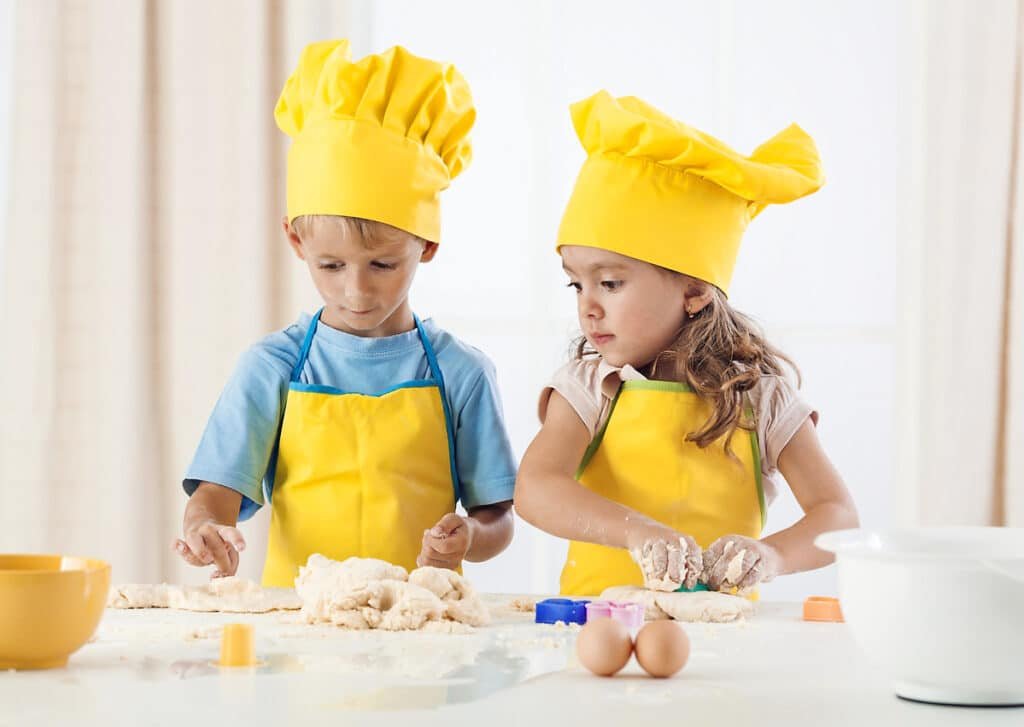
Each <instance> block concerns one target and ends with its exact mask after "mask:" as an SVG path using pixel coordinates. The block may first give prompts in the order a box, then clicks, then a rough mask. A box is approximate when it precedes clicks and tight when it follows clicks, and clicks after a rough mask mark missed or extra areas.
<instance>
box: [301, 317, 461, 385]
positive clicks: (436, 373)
mask: <svg viewBox="0 0 1024 727" xmlns="http://www.w3.org/2000/svg"><path fill="white" fill-rule="evenodd" d="M323 312H324V309H323V308H321V309H320V310H318V311H317V312H316V314H315V315H314V316H313V319H312V320H311V321H310V322H309V329H308V330H307V331H306V337H305V338H304V339H303V341H302V348H301V349H300V350H299V360H298V361H296V362H295V367H294V368H292V375H291V378H290V379H289V380H290V381H291V382H292V383H295V382H298V381H299V377H300V376H301V375H302V369H303V367H304V366H305V365H306V359H307V358H309V349H310V347H311V346H312V345H313V335H314V334H315V333H316V327H317V325H319V323H320V315H321V314H322V313H323ZM412 320H413V322H414V323H415V324H416V332H417V333H418V334H419V337H420V343H422V344H423V350H424V351H425V352H426V354H427V365H428V366H429V367H430V375H431V376H433V377H434V381H436V382H437V385H438V386H439V387H441V391H444V376H442V375H441V367H440V366H439V365H438V363H437V354H435V353H434V347H433V345H432V344H431V343H430V337H429V336H427V331H426V330H425V329H424V328H423V323H422V322H421V321H420V318H419V316H418V315H416V314H415V313H413V314H412Z"/></svg>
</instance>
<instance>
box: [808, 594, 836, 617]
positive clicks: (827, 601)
mask: <svg viewBox="0 0 1024 727" xmlns="http://www.w3.org/2000/svg"><path fill="white" fill-rule="evenodd" d="M844 620H845V619H844V618H843V609H842V608H841V607H840V606H839V599H838V598H833V597H832V596H808V597H807V600H806V601H804V621H825V622H830V623H843V622H844Z"/></svg>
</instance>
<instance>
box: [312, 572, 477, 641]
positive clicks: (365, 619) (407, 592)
mask: <svg viewBox="0 0 1024 727" xmlns="http://www.w3.org/2000/svg"><path fill="white" fill-rule="evenodd" d="M295 590H296V592H297V593H298V595H299V598H301V599H302V615H303V616H304V617H305V620H306V622H307V623H324V622H326V623H332V624H335V625H337V626H342V627H345V628H351V629H384V630H387V631H404V630H415V629H420V628H424V627H425V626H427V625H428V624H433V623H437V622H445V621H448V622H456V623H459V624H464V625H467V626H482V625H484V624H486V623H488V622H489V621H490V615H489V614H488V612H487V608H486V607H485V606H484V604H483V602H482V601H481V600H480V597H479V596H478V595H477V594H476V591H474V590H473V587H472V586H471V585H470V584H469V582H468V581H466V580H465V579H464V578H463V577H462V576H460V575H459V574H458V573H456V572H455V571H450V570H443V569H440V568H430V567H424V568H417V569H416V570H414V571H413V572H412V573H411V574H410V573H407V572H406V570H405V569H404V568H401V567H399V566H396V565H392V564H390V563H387V562H385V561H382V560H377V559H375V558H348V559H347V560H345V561H342V562H338V561H335V560H331V559H330V558H327V557H325V556H323V555H320V554H314V555H311V556H310V557H309V560H308V561H307V562H306V565H305V566H302V567H300V568H299V577H298V578H296V579H295ZM443 629H444V627H442V626H440V625H438V626H429V630H443ZM453 630H455V629H453Z"/></svg>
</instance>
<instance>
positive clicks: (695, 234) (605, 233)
mask: <svg viewBox="0 0 1024 727" xmlns="http://www.w3.org/2000/svg"><path fill="white" fill-rule="evenodd" d="M571 110H572V120H573V125H574V126H575V127H576V134H577V136H579V139H580V142H582V144H583V148H584V150H586V152H587V160H586V161H585V162H584V164H583V168H582V169H581V170H580V174H579V177H578V178H577V180H576V187H575V188H574V189H573V193H572V197H571V198H570V199H569V204H568V206H567V208H566V210H565V214H564V215H563V217H562V224H561V226H560V227H559V230H558V249H561V247H562V245H583V246H588V247H599V248H602V249H605V250H611V251H613V252H617V253H620V254H622V255H627V256H629V257H632V258H637V259H639V260H644V261H646V262H649V263H653V264H655V265H660V266H661V267H664V268H669V269H670V270H676V271H678V272H681V273H686V274H687V275H691V276H693V277H695V278H700V279H701V280H705V281H707V282H709V283H712V284H714V285H715V286H717V287H718V288H720V289H721V290H722V291H723V292H726V293H727V292H728V290H729V281H730V280H731V279H732V272H733V268H734V267H735V265H736V256H737V254H738V252H739V247H740V239H741V238H742V236H743V232H744V230H745V229H746V227H747V223H749V222H750V220H752V219H753V218H754V217H755V216H756V215H757V214H758V213H759V212H760V211H761V210H762V209H764V207H765V206H766V205H769V204H780V203H783V202H792V201H793V200H795V199H799V198H800V197H803V196H805V195H808V194H811V193H812V192H815V191H817V190H818V189H819V188H820V187H821V185H822V184H823V183H824V176H823V174H822V171H821V160H820V159H819V157H818V150H817V147H816V146H815V144H814V140H813V139H811V137H810V136H808V135H807V134H806V133H805V132H804V131H803V129H801V128H800V127H799V126H797V125H796V124H793V125H791V126H789V128H787V129H785V130H783V131H782V132H780V133H779V134H777V135H776V136H774V137H772V138H771V139H769V140H768V141H766V142H765V143H764V144H762V145H761V146H759V147H758V148H757V149H756V150H755V151H754V153H753V154H751V155H750V156H749V157H746V156H743V155H742V154H739V153H737V152H735V151H733V150H732V149H730V148H729V147H728V146H726V145H725V144H723V143H722V142H721V141H719V140H718V139H715V138H713V137H711V136H708V135H707V134H704V133H702V132H700V131H698V130H696V129H694V128H693V127H691V126H687V125H686V124H684V123H682V122H680V121H676V120H675V119H672V118H670V117H668V116H666V115H665V114H663V113H661V112H660V111H658V110H657V109H655V108H653V107H652V106H650V105H648V104H646V103H644V102H643V101H641V100H640V99H637V98H633V97H624V98H613V97H612V96H611V94H609V93H608V92H607V91H599V92H598V93H596V94H594V95H593V96H591V97H590V98H587V99H585V100H583V101H580V102H579V103H576V104H573V106H572V107H571Z"/></svg>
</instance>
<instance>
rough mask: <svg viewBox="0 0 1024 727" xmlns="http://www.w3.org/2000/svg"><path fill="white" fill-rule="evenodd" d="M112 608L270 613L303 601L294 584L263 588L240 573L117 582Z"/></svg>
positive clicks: (110, 600) (109, 599)
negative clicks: (199, 580) (196, 582)
mask: <svg viewBox="0 0 1024 727" xmlns="http://www.w3.org/2000/svg"><path fill="white" fill-rule="evenodd" d="M107 606H108V607H109V608H173V609H177V610H179V611H223V612H226V613H266V612H267V611H286V610H295V609H298V608H301V607H302V602H301V601H300V600H299V597H298V596H296V595H295V591H293V590H292V589H290V588H261V587H260V586H259V585H257V584H256V583H253V582H252V581H250V580H247V579H245V578H239V577H237V576H228V577H225V578H214V579H213V580H211V581H210V582H209V583H205V584H203V585H201V586H172V585H169V584H167V583H158V584H156V585H150V584H142V583H129V584H126V585H122V586H114V587H113V588H111V589H110V594H109V595H108V596H107Z"/></svg>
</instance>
